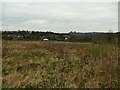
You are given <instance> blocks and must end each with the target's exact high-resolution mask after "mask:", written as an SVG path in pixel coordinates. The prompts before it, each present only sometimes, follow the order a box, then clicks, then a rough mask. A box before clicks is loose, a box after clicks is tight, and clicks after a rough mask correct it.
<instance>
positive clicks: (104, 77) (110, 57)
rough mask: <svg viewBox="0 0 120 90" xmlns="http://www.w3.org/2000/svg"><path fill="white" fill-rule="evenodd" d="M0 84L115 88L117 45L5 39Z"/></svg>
mask: <svg viewBox="0 0 120 90" xmlns="http://www.w3.org/2000/svg"><path fill="white" fill-rule="evenodd" d="M2 51H3V52H2V58H3V60H2V76H3V80H2V84H3V85H2V86H3V88H41V87H42V88H43V87H48V88H54V87H55V88H99V87H100V88H106V87H108V88H118V87H119V84H118V74H119V70H118V69H119V68H118V47H117V45H111V44H104V45H103V44H93V43H75V42H57V41H56V42H55V41H54V42H53V41H7V40H3V47H2Z"/></svg>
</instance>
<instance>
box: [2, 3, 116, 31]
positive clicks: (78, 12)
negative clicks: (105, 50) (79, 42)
mask: <svg viewBox="0 0 120 90" xmlns="http://www.w3.org/2000/svg"><path fill="white" fill-rule="evenodd" d="M0 23H1V22H0ZM2 23H3V30H39V31H53V32H70V31H77V32H108V31H109V30H112V31H115V32H116V31H118V3H117V2H61V3H60V2H59V3H58V2H31V3H30V2H27V3H25V2H24V3H22V2H21V3H15V2H12V3H10V2H9V3H7V2H5V3H2Z"/></svg>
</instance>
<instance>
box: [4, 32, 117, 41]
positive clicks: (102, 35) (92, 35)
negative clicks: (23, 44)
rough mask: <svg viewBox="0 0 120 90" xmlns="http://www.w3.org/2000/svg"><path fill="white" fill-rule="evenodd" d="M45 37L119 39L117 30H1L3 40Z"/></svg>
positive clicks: (92, 39) (50, 38) (39, 38)
mask: <svg viewBox="0 0 120 90" xmlns="http://www.w3.org/2000/svg"><path fill="white" fill-rule="evenodd" d="M45 38H47V39H48V40H51V41H69V42H94V43H117V42H118V41H119V32H116V33H112V32H108V33H102V32H90V33H80V32H72V31H71V32H69V33H54V32H50V31H47V32H40V31H28V30H26V31H25V30H23V31H2V39H3V40H43V39H45Z"/></svg>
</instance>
